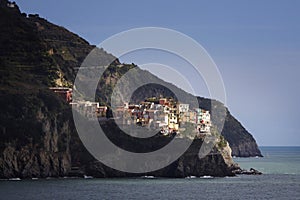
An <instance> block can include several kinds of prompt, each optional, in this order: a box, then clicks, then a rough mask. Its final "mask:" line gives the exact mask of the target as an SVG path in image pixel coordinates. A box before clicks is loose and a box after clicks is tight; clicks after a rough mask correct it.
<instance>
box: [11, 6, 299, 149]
mask: <svg viewBox="0 0 300 200" xmlns="http://www.w3.org/2000/svg"><path fill="white" fill-rule="evenodd" d="M16 2H17V4H18V5H19V7H20V9H21V11H22V12H26V13H38V14H39V15H40V16H41V17H43V18H46V19H47V20H49V21H50V22H52V23H55V24H58V25H60V26H64V27H65V28H67V29H69V30H70V31H72V32H75V33H76V34H78V35H80V36H81V37H83V38H84V39H86V40H87V41H88V42H90V43H91V44H96V45H97V44H99V43H101V42H102V41H103V40H105V39H107V38H108V37H110V36H112V35H114V34H117V33H119V32H122V31H126V30H129V29H132V28H139V27H149V26H150V27H164V28H169V29H173V30H176V31H179V32H182V33H184V34H186V35H187V36H189V37H191V38H193V39H194V40H196V41H197V42H198V43H199V44H201V45H202V46H203V47H204V48H205V49H206V51H207V52H208V53H209V55H210V56H211V58H212V59H213V60H214V62H215V63H216V65H217V67H218V69H219V71H220V74H221V76H222V78H223V82H224V86H225V89H226V96H227V101H226V105H227V106H228V107H229V110H230V112H231V113H232V114H233V115H234V116H235V117H236V118H237V119H238V120H239V121H240V122H241V123H242V124H243V126H244V127H245V128H246V129H247V130H248V131H249V132H250V133H251V134H252V135H253V136H254V138H255V139H256V141H257V143H258V145H260V146H299V145H300V131H299V127H298V126H297V125H298V123H299V122H298V120H300V106H299V102H300V89H299V88H300V81H299V79H298V76H299V75H300V12H299V10H300V1H297V0H276V1H274V0H264V1H261V0H251V1H250V0H249V1H245V0H235V1H233V0H227V1H216V0H211V1H201V0H199V1H171V0H165V1H159V0H151V1H141V0H139V1H136V0H131V1H114V0H109V1H108V0H107V1H98V0H97V1H96V0H90V1H71V0H64V1H57V0H51V1H50V0H44V1H34V0H26V1H24V0H16ZM154 54H155V53H154ZM135 56H136V58H135ZM143 59H146V58H145V54H144V56H143V55H142V54H141V55H139V54H138V53H137V54H136V55H131V56H127V57H124V58H122V59H121V61H124V62H128V63H137V64H141V63H143V62H146V61H147V60H143ZM151 61H152V60H151ZM173 64H175V63H173ZM188 75H189V74H188ZM190 75H191V74H190ZM191 80H192V82H193V83H192V84H194V85H196V87H198V86H199V85H201V86H199V88H201V89H203V93H201V92H199V95H201V96H207V91H205V88H204V87H205V84H204V87H202V86H203V80H201V77H200V78H199V80H196V79H191Z"/></svg>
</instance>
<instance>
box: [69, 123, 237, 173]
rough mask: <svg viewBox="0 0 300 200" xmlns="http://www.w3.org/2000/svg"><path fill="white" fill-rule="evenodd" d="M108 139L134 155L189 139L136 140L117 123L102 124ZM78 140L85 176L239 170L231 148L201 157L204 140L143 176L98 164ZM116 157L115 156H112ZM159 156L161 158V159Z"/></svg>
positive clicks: (76, 162) (77, 159)
mask: <svg viewBox="0 0 300 200" xmlns="http://www.w3.org/2000/svg"><path fill="white" fill-rule="evenodd" d="M101 126H102V129H103V130H104V132H105V133H106V135H107V137H108V138H109V139H110V140H111V141H112V142H113V143H114V144H115V145H117V146H118V147H120V148H122V149H125V150H127V151H130V152H152V151H154V150H157V149H160V148H161V147H163V146H165V145H166V144H168V143H169V142H170V141H171V140H175V142H178V143H181V144H182V143H185V142H186V140H190V139H187V138H173V137H165V136H159V135H156V136H153V137H151V138H147V139H137V138H133V137H131V136H129V135H127V134H125V133H124V132H122V131H121V130H120V129H119V128H118V127H117V126H115V125H114V122H113V121H108V122H107V123H103V122H102V124H101ZM74 139H75V140H77V141H73V142H74V143H76V144H77V145H76V151H74V152H73V153H72V161H73V166H77V167H79V169H80V170H79V171H80V173H81V174H86V175H91V176H94V177H99V178H103V177H140V176H155V177H179V178H182V177H188V176H197V177H200V176H205V175H209V176H218V177H223V176H233V175H234V173H233V170H234V169H238V166H237V165H236V164H235V163H234V161H233V160H232V157H231V149H230V147H229V146H228V145H226V146H224V147H222V148H220V147H218V145H216V146H215V147H214V148H213V149H212V150H211V152H210V153H208V154H207V155H206V156H205V157H203V158H199V156H198V155H199V151H200V148H201V146H202V145H203V139H195V140H194V141H193V142H192V144H191V146H190V147H189V149H188V150H187V151H186V152H185V153H184V154H183V155H182V156H180V157H179V158H178V159H177V160H176V161H175V162H173V163H172V164H170V165H169V166H166V167H164V168H162V169H160V170H157V171H154V172H148V173H142V174H132V173H125V172H120V171H117V170H114V169H111V168H109V167H107V166H105V165H103V164H102V163H101V162H99V161H96V160H95V159H94V158H93V157H92V156H91V155H90V154H89V153H88V152H87V150H86V149H85V148H83V146H82V145H80V144H81V141H79V140H78V138H74ZM112 156H114V155H113V154H112ZM158 157H159V156H158Z"/></svg>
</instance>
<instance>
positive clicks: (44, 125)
mask: <svg viewBox="0 0 300 200" xmlns="http://www.w3.org/2000/svg"><path fill="white" fill-rule="evenodd" d="M27 95H29V94H17V95H14V96H13V99H12V100H11V99H10V96H7V95H3V94H1V95H0V97H1V100H0V104H1V106H0V107H1V114H0V118H1V123H0V127H1V128H0V140H1V146H0V151H1V154H0V177H1V178H11V177H20V178H29V177H48V176H54V177H58V176H65V175H67V173H68V172H69V170H70V169H71V156H70V139H71V135H72V134H73V132H74V129H72V127H71V126H70V125H71V123H70V121H69V119H70V116H68V115H69V114H68V113H70V109H69V108H68V107H67V105H63V104H56V103H57V102H59V101H60V99H58V97H57V96H56V95H55V94H51V93H49V94H47V93H43V92H42V91H40V92H39V93H38V94H30V97H28V96H27ZM40 96H47V100H46V101H43V100H42V99H43V98H38V97H40ZM9 100H10V101H18V104H17V105H18V107H12V105H14V104H11V103H9ZM52 103H55V104H54V105H53V104H52ZM59 110H60V111H59Z"/></svg>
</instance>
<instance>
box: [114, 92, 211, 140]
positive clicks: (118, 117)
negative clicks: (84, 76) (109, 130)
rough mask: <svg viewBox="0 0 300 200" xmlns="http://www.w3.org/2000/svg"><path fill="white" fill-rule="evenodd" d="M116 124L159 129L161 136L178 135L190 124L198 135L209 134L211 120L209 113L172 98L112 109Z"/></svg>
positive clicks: (155, 99) (126, 104)
mask: <svg viewBox="0 0 300 200" xmlns="http://www.w3.org/2000/svg"><path fill="white" fill-rule="evenodd" d="M113 115H114V119H115V121H116V122H117V123H118V124H123V125H131V124H132V123H135V124H137V125H140V126H146V127H149V128H155V129H159V130H160V131H161V133H162V134H165V135H168V134H171V133H174V132H175V133H179V132H180V131H181V130H182V128H183V127H184V125H185V124H187V123H191V124H194V125H195V128H196V129H197V131H198V132H199V133H202V134H210V127H211V119H210V113H209V111H206V110H203V109H200V108H195V109H190V106H189V104H184V103H179V102H176V101H175V100H174V99H172V98H168V99H167V98H160V99H158V98H155V97H153V98H149V99H147V100H145V101H144V102H141V103H140V104H137V105H135V104H129V103H124V105H122V106H117V107H116V108H114V109H113Z"/></svg>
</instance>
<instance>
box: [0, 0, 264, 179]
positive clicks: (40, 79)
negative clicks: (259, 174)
mask: <svg viewBox="0 0 300 200" xmlns="http://www.w3.org/2000/svg"><path fill="white" fill-rule="evenodd" d="M0 26H1V27H2V28H1V32H0V111H1V112H0V178H12V177H20V178H31V177H49V176H50V177H62V176H70V175H72V173H73V174H88V175H92V176H95V177H119V176H133V175H129V174H125V173H122V172H118V171H115V170H112V169H110V168H108V167H106V166H104V165H102V164H101V163H99V162H97V161H96V160H95V159H94V158H93V157H92V156H91V155H90V154H89V153H88V152H87V150H86V149H85V147H84V146H83V145H82V143H81V141H80V140H79V137H78V135H77V132H76V130H75V127H74V124H73V119H72V113H71V108H70V106H69V105H68V104H67V103H66V102H64V100H63V99H61V98H60V97H58V96H57V95H56V94H54V93H53V92H51V91H49V90H48V87H50V86H54V85H62V86H71V85H72V82H73V81H74V78H75V75H76V72H77V68H78V67H79V66H80V64H81V62H82V61H83V60H84V58H85V57H86V55H87V54H88V53H89V52H90V51H91V50H92V49H93V48H94V47H95V46H92V45H89V44H88V43H87V42H86V41H85V40H84V39H82V38H80V37H79V36H77V35H76V34H73V33H71V32H69V31H68V30H66V29H65V28H63V27H59V26H56V25H54V24H51V23H49V22H48V21H46V20H44V19H42V18H40V17H38V16H37V15H28V16H27V15H26V14H24V13H21V12H20V10H19V8H18V6H17V5H16V4H14V3H10V2H8V1H6V0H1V1H0ZM98 54H99V56H100V59H101V60H111V58H113V56H112V55H110V54H108V53H106V52H105V51H104V50H102V49H99V51H98ZM115 64H120V63H119V62H118V60H117V59H115ZM124 66H125V67H124V68H126V67H127V68H131V67H135V66H131V65H124ZM124 68H122V69H124ZM119 75H120V73H119ZM112 77H113V78H115V77H116V74H112V73H111V74H108V76H107V77H106V78H107V79H110V80H112ZM101 89H105V91H108V90H111V85H109V84H106V85H105V86H103V87H101ZM99 91H100V90H99ZM102 91H103V90H102ZM98 97H99V101H100V100H101V101H102V102H106V101H107V99H108V97H107V94H106V93H105V94H104V93H101V92H100V93H99V94H98ZM199 100H201V101H203V102H204V101H205V102H206V104H207V106H208V104H209V103H208V101H209V100H206V99H203V98H200V99H199ZM201 101H199V102H200V104H201V105H202V106H204V107H205V105H206V104H205V103H203V102H201ZM216 124H217V123H216ZM111 127H113V126H111ZM112 129H113V128H112ZM222 134H223V135H224V137H225V138H226V139H227V140H228V141H229V144H230V146H231V148H232V149H233V153H232V155H235V156H260V155H261V154H260V151H259V149H258V148H257V145H256V142H255V140H254V138H253V137H252V136H251V135H250V134H249V133H248V132H247V131H246V130H245V129H244V128H243V126H242V125H241V124H240V123H239V122H238V121H237V120H236V119H235V118H234V117H232V116H231V115H230V113H229V112H228V115H227V118H226V123H225V126H224V130H223V132H222ZM200 144H201V140H196V141H195V142H194V143H193V145H192V147H191V148H190V149H189V150H188V152H186V153H185V154H184V155H183V156H182V157H181V158H179V159H178V160H177V161H176V162H174V163H173V164H171V165H170V166H168V167H166V168H164V169H162V170H159V171H157V172H153V173H151V174H153V175H155V176H167V177H185V176H189V175H195V176H201V175H212V176H227V175H233V173H232V167H233V166H234V164H233V162H232V159H231V156H230V155H227V156H225V154H226V152H227V153H228V152H230V151H229V150H228V149H227V150H226V148H225V149H223V150H222V149H220V150H218V151H219V153H217V154H213V155H208V156H207V157H205V158H203V159H198V157H196V156H197V154H196V153H195V152H197V151H198V149H197V148H198V146H199V145H200ZM216 151H217V150H216ZM197 153H198V152H197ZM76 170H77V171H76Z"/></svg>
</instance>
